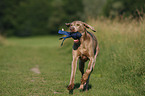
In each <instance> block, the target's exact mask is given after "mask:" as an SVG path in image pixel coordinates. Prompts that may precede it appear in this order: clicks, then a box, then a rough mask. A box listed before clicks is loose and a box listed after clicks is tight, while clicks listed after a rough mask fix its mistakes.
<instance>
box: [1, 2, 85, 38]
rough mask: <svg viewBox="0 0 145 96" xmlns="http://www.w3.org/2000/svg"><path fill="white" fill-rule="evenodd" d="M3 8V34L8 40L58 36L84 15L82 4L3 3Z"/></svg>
mask: <svg viewBox="0 0 145 96" xmlns="http://www.w3.org/2000/svg"><path fill="white" fill-rule="evenodd" d="M70 4H71V6H70ZM0 8H1V9H3V10H0V20H1V23H0V32H1V34H3V35H7V36H11V35H15V36H33V35H46V34H56V33H57V30H58V28H59V26H62V24H63V25H64V23H65V22H68V21H72V20H76V19H79V20H80V19H81V16H80V14H81V13H82V12H83V5H82V3H81V0H77V1H74V0H41V1H40V0H13V1H8V0H1V1H0Z"/></svg>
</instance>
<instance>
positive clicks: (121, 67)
mask: <svg viewBox="0 0 145 96" xmlns="http://www.w3.org/2000/svg"><path fill="white" fill-rule="evenodd" d="M88 24H90V25H92V26H94V27H95V29H96V30H97V32H96V33H95V35H96V36H97V38H98V41H99V46H100V53H99V55H98V57H97V60H96V66H95V69H94V71H93V72H92V74H91V77H90V84H89V88H90V89H89V91H87V92H80V90H79V89H77V88H78V87H79V84H80V79H81V73H80V72H79V70H78V68H77V72H76V77H75V89H74V90H73V95H74V96H143V95H144V94H145V92H144V89H145V85H144V84H145V81H144V78H145V74H144V73H145V59H144V58H145V56H144V55H145V22H144V21H142V22H136V21H125V22H117V21H110V20H107V19H103V20H101V19H100V20H89V22H88ZM58 38H59V36H45V37H31V38H16V37H11V38H2V37H0V40H1V41H0V95H1V96H53V95H58V96H67V95H71V94H69V91H68V90H67V86H68V84H69V80H70V73H71V60H72V54H71V49H72V47H71V46H72V43H73V41H72V40H71V39H68V40H66V41H65V43H64V46H63V47H60V43H61V42H60V41H59V40H58ZM86 66H87V65H86Z"/></svg>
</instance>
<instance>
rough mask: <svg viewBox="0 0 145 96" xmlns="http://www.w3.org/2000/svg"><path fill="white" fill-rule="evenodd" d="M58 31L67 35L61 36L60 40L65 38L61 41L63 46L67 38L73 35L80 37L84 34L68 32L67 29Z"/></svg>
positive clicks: (74, 37) (73, 36) (75, 37)
mask: <svg viewBox="0 0 145 96" xmlns="http://www.w3.org/2000/svg"><path fill="white" fill-rule="evenodd" d="M58 33H59V34H63V35H66V37H61V38H59V40H61V39H63V41H62V43H61V46H62V45H63V42H64V40H65V39H66V38H71V37H72V38H73V39H79V38H80V37H81V36H82V34H81V33H79V32H66V31H62V30H59V31H58Z"/></svg>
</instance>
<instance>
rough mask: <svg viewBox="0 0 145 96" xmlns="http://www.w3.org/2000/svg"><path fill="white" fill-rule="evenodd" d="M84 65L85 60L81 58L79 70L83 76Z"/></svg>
mask: <svg viewBox="0 0 145 96" xmlns="http://www.w3.org/2000/svg"><path fill="white" fill-rule="evenodd" d="M84 66H85V62H83V61H82V60H81V59H79V70H80V72H81V74H82V76H83V74H84Z"/></svg>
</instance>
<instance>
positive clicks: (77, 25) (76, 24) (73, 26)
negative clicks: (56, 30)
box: [65, 21, 96, 33]
mask: <svg viewBox="0 0 145 96" xmlns="http://www.w3.org/2000/svg"><path fill="white" fill-rule="evenodd" d="M65 24H66V26H67V27H69V28H70V32H80V33H82V32H84V31H85V30H86V28H90V29H91V30H92V31H94V32H96V31H95V29H94V28H93V27H92V26H90V25H88V24H86V23H84V22H82V21H73V22H72V23H65Z"/></svg>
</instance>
